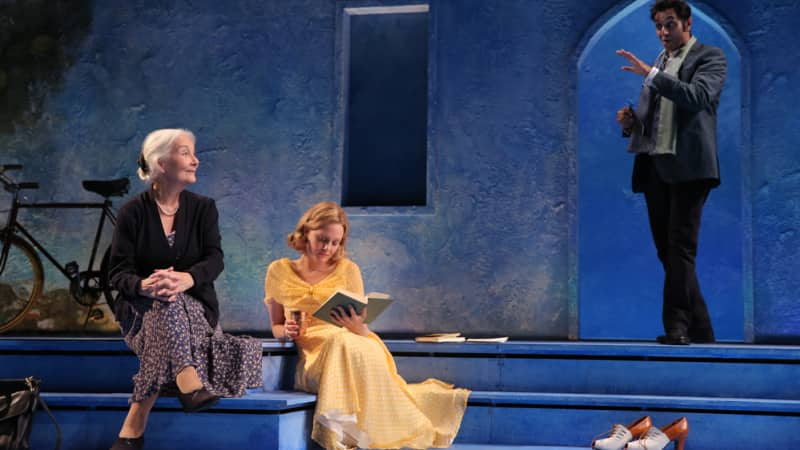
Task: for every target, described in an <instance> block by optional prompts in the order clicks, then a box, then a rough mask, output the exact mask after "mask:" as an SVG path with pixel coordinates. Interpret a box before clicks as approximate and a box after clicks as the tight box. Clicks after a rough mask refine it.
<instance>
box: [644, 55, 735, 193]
mask: <svg viewBox="0 0 800 450" xmlns="http://www.w3.org/2000/svg"><path fill="white" fill-rule="evenodd" d="M726 73H727V62H726V60H725V54H724V53H722V50H720V49H719V48H717V47H712V46H709V45H703V44H701V43H699V42H698V43H695V44H694V45H693V46H692V48H691V49H690V50H689V53H688V54H687V55H686V58H685V59H684V60H683V65H681V68H680V70H679V71H678V78H675V77H674V76H672V75H668V74H666V73H664V72H663V71H661V72H659V73H658V75H656V76H655V77H654V78H653V86H643V87H642V92H641V94H640V95H639V104H638V106H637V108H636V111H635V115H636V119H637V120H636V121H635V125H634V127H633V129H632V130H631V133H630V135H631V141H630V146H631V147H634V146H636V145H637V144H638V141H639V140H641V139H653V135H654V133H653V130H652V122H653V113H654V101H655V98H656V96H657V95H661V96H663V97H664V98H668V99H670V100H672V101H673V102H674V103H675V109H676V121H675V126H676V127H677V143H676V147H675V155H652V156H651V155H646V154H639V155H637V156H636V159H635V160H634V164H633V176H632V184H633V191H634V192H643V191H644V189H645V187H646V186H647V185H648V183H649V182H650V179H651V177H652V175H653V169H652V168H654V169H655V171H656V172H657V173H658V176H659V177H660V178H661V179H662V180H663V181H664V182H666V183H681V182H686V181H693V180H708V181H709V182H710V183H711V186H712V187H716V186H718V185H719V182H720V179H719V158H718V156H717V106H718V105H719V98H720V94H721V92H722V86H723V84H724V83H725V76H726ZM651 163H652V168H651Z"/></svg>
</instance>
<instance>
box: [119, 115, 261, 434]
mask: <svg viewBox="0 0 800 450" xmlns="http://www.w3.org/2000/svg"><path fill="white" fill-rule="evenodd" d="M198 163H199V161H198V160H197V156H196V155H195V137H194V134H192V133H191V132H190V131H188V130H181V129H163V130H156V131H153V132H152V133H150V134H149V135H148V136H147V138H146V139H145V140H144V143H143V144H142V151H141V153H140V155H139V171H138V172H139V177H140V178H141V179H142V180H144V181H146V182H147V183H148V184H149V187H148V189H146V190H145V191H144V192H142V193H141V194H139V195H138V196H136V197H135V198H134V199H132V200H131V201H129V202H128V203H126V204H125V205H124V206H123V207H122V208H121V209H120V211H119V215H118V217H117V226H116V228H115V230H114V239H113V242H112V246H111V264H110V277H111V283H112V284H113V286H114V287H115V288H116V289H118V290H119V293H120V298H119V299H118V301H117V304H116V305H115V308H114V309H115V311H114V313H115V315H116V318H117V320H118V321H119V324H120V328H121V329H122V334H123V336H124V339H125V342H126V343H127V345H128V346H129V347H130V348H131V350H133V352H134V353H135V354H136V355H137V356H138V357H139V372H138V373H137V374H136V375H134V377H133V395H132V397H131V407H130V410H129V411H128V415H127V417H126V419H125V422H124V424H123V425H122V430H121V431H120V433H119V439H117V441H116V442H115V443H114V445H113V446H112V450H120V449H140V448H143V445H144V430H145V425H146V423H147V416H148V414H149V413H150V409H151V408H152V407H153V403H154V402H155V400H156V398H157V397H158V394H159V392H162V391H163V390H165V389H166V390H173V391H174V389H175V387H177V391H178V398H179V399H180V401H181V404H182V405H183V408H184V410H185V411H186V412H194V411H200V410H203V409H207V408H210V407H211V406H213V405H214V404H215V403H216V402H217V400H218V399H219V397H220V396H240V395H243V394H244V392H245V389H246V388H248V387H255V386H259V385H261V344H260V342H259V341H258V340H255V339H251V338H245V337H241V338H237V337H233V336H230V335H227V334H224V333H223V332H222V330H221V329H220V327H219V324H218V321H219V303H218V301H217V295H216V292H215V290H214V280H215V279H216V278H217V276H219V274H220V272H222V268H223V264H222V249H221V247H220V234H219V226H218V223H217V222H218V213H217V208H216V205H215V203H214V200H212V199H210V198H207V197H203V196H201V195H197V194H194V193H192V192H189V191H187V190H186V187H187V186H189V185H191V184H193V183H194V182H195V181H196V177H197V167H198ZM212 361H213V364H211V362H212Z"/></svg>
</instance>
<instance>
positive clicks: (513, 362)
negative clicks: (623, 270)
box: [0, 339, 800, 400]
mask: <svg viewBox="0 0 800 450" xmlns="http://www.w3.org/2000/svg"><path fill="white" fill-rule="evenodd" d="M386 343H387V346H388V347H389V349H390V350H391V351H392V353H393V354H394V355H395V361H396V363H397V366H398V370H399V372H400V374H401V375H403V377H404V378H405V379H406V380H408V381H409V382H417V381H422V380H424V379H426V378H430V377H434V378H439V379H442V380H445V381H447V382H450V383H453V384H455V385H457V386H463V387H467V388H470V389H473V390H485V391H508V392H552V393H559V392H564V393H576V394H578V393H594V394H620V395H680V396H699V397H721V398H723V397H742V398H764V399H776V400H782V399H793V400H800V364H798V361H800V347H796V346H762V345H758V346H756V345H724V344H718V345H691V346H685V347H682V346H663V345H658V344H651V343H586V342H508V343H505V344H472V343H466V344H420V343H416V342H413V341H400V340H389V341H387V342H386ZM263 348H264V360H263V364H264V371H263V381H264V386H265V389H266V390H287V389H291V388H292V382H293V374H294V366H295V364H296V353H295V349H294V347H293V346H292V345H291V344H284V343H281V342H278V341H275V340H265V341H264V343H263ZM137 368H138V361H137V360H136V358H135V357H134V356H133V354H132V353H131V352H130V351H129V350H128V349H127V347H126V346H125V344H124V343H123V342H122V341H121V340H119V339H113V340H97V339H61V340H54V339H0V377H5V378H12V377H24V376H29V375H30V374H36V375H37V376H39V377H40V378H42V380H43V381H44V385H43V389H45V390H47V391H53V392H81V391H86V390H87V389H88V390H90V391H91V392H128V391H130V390H131V377H132V376H133V374H134V373H135V372H136V370H137Z"/></svg>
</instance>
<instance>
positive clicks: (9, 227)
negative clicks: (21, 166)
mask: <svg viewBox="0 0 800 450" xmlns="http://www.w3.org/2000/svg"><path fill="white" fill-rule="evenodd" d="M20 209H100V210H101V212H100V221H99V223H98V224H97V231H96V232H95V236H94V243H93V245H92V252H91V253H90V255H89V264H88V265H87V266H86V270H91V269H92V267H94V262H95V257H96V256H97V248H98V246H99V245H100V239H101V237H102V233H103V225H105V221H106V218H108V221H109V222H111V225H112V226H116V224H117V217H116V214H115V213H114V209H113V208H112V202H111V200H110V199H106V200H105V201H104V202H103V203H35V202H34V203H24V202H20V201H19V193H18V192H15V193H14V200H13V202H12V206H11V212H10V214H9V218H8V223H7V224H6V226H5V228H4V229H3V230H2V232H3V233H2V238H3V242H4V245H3V252H2V255H0V273H2V272H3V270H4V269H5V263H6V258H7V257H8V241H9V240H8V239H6V236H7V235H9V234H14V233H15V232H19V233H20V234H21V235H22V236H24V237H25V239H27V240H28V242H30V243H31V244H32V245H33V246H34V247H35V248H36V250H37V251H39V252H41V254H43V255H44V256H45V257H46V258H47V259H48V260H49V261H50V263H52V264H53V266H55V267H56V268H57V269H58V270H59V271H60V272H61V273H62V274H63V275H64V277H66V278H67V279H71V277H70V274H69V272H67V269H66V267H65V265H62V264H61V263H59V262H58V260H57V259H56V258H55V257H54V256H53V255H51V254H50V252H48V251H47V249H45V248H44V246H43V245H42V244H40V243H39V241H37V240H36V238H35V237H33V235H32V234H31V233H30V232H29V231H28V230H26V229H25V227H24V226H23V225H22V224H21V223H19V221H18V220H17V216H18V213H19V210H20Z"/></svg>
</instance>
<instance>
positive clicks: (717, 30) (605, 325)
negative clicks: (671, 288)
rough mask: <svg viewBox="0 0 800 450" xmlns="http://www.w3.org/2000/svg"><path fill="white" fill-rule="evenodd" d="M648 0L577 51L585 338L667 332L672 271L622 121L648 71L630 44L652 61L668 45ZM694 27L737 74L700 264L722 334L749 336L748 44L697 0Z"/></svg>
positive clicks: (725, 98) (728, 94)
mask: <svg viewBox="0 0 800 450" xmlns="http://www.w3.org/2000/svg"><path fill="white" fill-rule="evenodd" d="M650 5H651V2H650V1H647V0H639V1H636V2H634V3H632V4H631V5H629V6H628V7H626V8H624V9H622V10H621V11H619V12H618V13H617V14H615V15H614V16H613V17H611V18H610V19H609V20H607V21H605V23H603V24H602V26H600V27H597V28H596V29H595V30H594V31H593V32H592V33H593V34H592V36H591V38H590V39H589V40H588V41H587V44H586V46H585V48H584V49H583V51H582V53H581V56H580V58H579V59H578V186H579V187H578V309H579V319H578V320H579V336H580V338H581V339H645V340H651V339H653V338H654V337H655V336H656V335H658V334H661V331H662V325H661V302H662V297H661V291H662V284H663V271H662V269H661V266H660V263H659V262H658V259H657V258H656V253H655V249H654V246H653V243H652V240H651V237H650V230H649V226H648V223H647V216H646V208H645V204H644V198H643V196H641V195H638V194H633V192H632V191H631V187H630V176H631V167H632V163H633V161H632V158H633V157H632V155H630V154H628V153H627V152H626V151H625V149H626V146H627V140H626V139H624V138H622V137H621V136H620V134H621V133H620V130H619V127H618V126H617V124H616V123H615V121H614V117H615V114H616V110H617V109H618V108H620V107H621V106H623V105H625V104H626V103H628V102H632V103H634V104H635V102H636V100H637V98H638V93H639V89H640V86H641V82H642V79H641V77H638V76H635V75H632V74H629V73H626V72H622V71H621V70H620V66H622V65H623V64H624V62H625V61H624V60H623V59H622V58H620V57H619V56H617V55H615V53H614V51H615V50H617V49H619V48H625V49H627V50H630V51H632V52H634V53H635V54H636V55H638V56H639V57H640V58H642V59H644V60H646V61H652V60H654V59H655V57H656V56H657V54H658V52H659V51H660V50H661V46H660V44H659V42H658V40H657V38H656V36H655V29H654V26H653V23H652V22H651V20H650V14H649V8H650ZM692 15H693V23H694V25H693V32H694V35H695V36H696V37H697V39H698V40H699V41H700V42H702V43H705V44H710V45H714V46H717V47H720V48H722V50H723V51H724V52H725V54H726V56H727V59H728V78H727V81H726V84H725V88H724V91H723V94H722V100H721V103H720V106H719V109H718V114H719V117H718V119H719V122H718V127H719V129H718V146H719V158H720V165H721V167H720V170H721V177H722V185H721V186H720V187H719V188H717V189H715V190H713V191H712V193H711V195H710V197H709V200H708V202H707V204H706V207H705V210H704V215H703V224H702V227H701V235H700V247H699V250H698V257H697V267H698V275H699V277H700V285H701V287H702V289H703V294H704V295H705V297H706V301H707V302H708V306H709V311H710V313H711V315H712V321H713V323H714V326H715V331H716V334H717V338H718V339H720V340H728V341H743V340H747V339H750V338H751V337H750V333H749V332H747V331H746V329H747V327H748V326H749V327H751V326H752V325H751V324H752V312H751V310H752V308H751V301H750V300H749V299H750V298H751V295H752V294H751V292H750V288H749V282H748V280H749V279H750V278H749V277H750V275H749V271H750V263H749V251H748V248H749V240H750V221H749V220H748V219H747V215H748V214H749V198H748V197H747V196H746V195H745V193H746V192H747V191H746V190H745V189H744V186H746V181H747V180H746V176H748V174H747V168H748V167H749V164H747V156H748V154H749V152H748V151H747V150H746V146H745V145H743V138H742V136H743V134H744V133H743V129H744V126H746V117H744V116H743V97H742V74H743V73H744V71H743V70H742V67H743V62H742V58H741V54H740V52H739V50H738V49H737V47H736V45H735V44H734V42H733V40H732V39H731V38H730V36H729V35H728V34H727V33H726V32H725V30H724V29H723V28H722V27H720V26H719V24H718V23H717V22H716V21H714V20H713V19H712V18H711V17H710V16H709V15H707V14H706V13H705V12H704V11H703V10H702V9H701V8H697V7H693V14H692Z"/></svg>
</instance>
